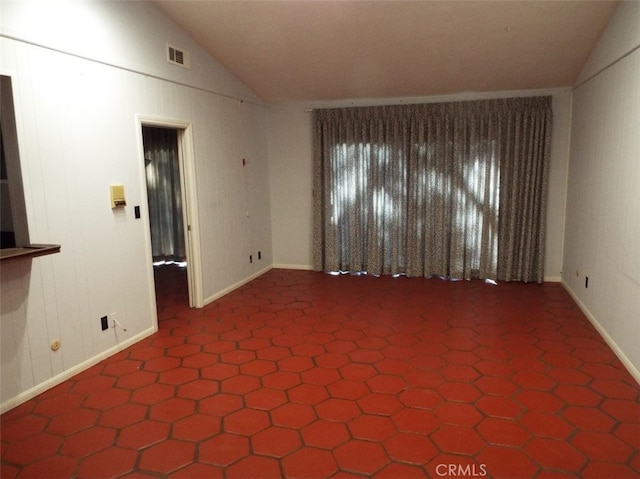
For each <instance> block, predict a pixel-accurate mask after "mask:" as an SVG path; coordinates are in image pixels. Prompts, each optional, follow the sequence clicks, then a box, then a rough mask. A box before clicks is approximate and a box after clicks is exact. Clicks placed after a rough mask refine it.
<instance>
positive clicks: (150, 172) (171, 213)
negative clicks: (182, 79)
mask: <svg viewBox="0 0 640 479" xmlns="http://www.w3.org/2000/svg"><path fill="white" fill-rule="evenodd" d="M142 139H143V144H144V156H145V164H146V166H145V171H146V176H147V196H148V199H149V216H150V218H149V222H150V224H151V250H152V254H153V260H154V261H176V262H182V261H184V260H185V259H186V253H185V239H184V223H183V215H182V194H181V188H180V163H179V158H178V133H177V132H176V130H173V129H169V128H155V127H147V126H145V127H143V129H142Z"/></svg>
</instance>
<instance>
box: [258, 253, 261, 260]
mask: <svg viewBox="0 0 640 479" xmlns="http://www.w3.org/2000/svg"><path fill="white" fill-rule="evenodd" d="M258 259H262V251H258Z"/></svg>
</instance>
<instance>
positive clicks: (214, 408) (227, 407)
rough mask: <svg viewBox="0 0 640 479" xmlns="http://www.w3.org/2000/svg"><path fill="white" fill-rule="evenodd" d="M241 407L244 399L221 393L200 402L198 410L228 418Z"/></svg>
mask: <svg viewBox="0 0 640 479" xmlns="http://www.w3.org/2000/svg"><path fill="white" fill-rule="evenodd" d="M241 407H242V397H241V396H237V395H235V394H224V393H219V394H215V395H213V396H209V397H207V398H204V399H201V400H200V401H198V410H199V411H200V412H201V413H205V414H211V415H213V416H226V415H227V414H229V413H230V412H232V411H237V410H238V409H240V408H241Z"/></svg>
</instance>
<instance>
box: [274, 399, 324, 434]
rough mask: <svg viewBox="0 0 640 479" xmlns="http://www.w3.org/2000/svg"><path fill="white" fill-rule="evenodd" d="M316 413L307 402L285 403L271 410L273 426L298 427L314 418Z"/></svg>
mask: <svg viewBox="0 0 640 479" xmlns="http://www.w3.org/2000/svg"><path fill="white" fill-rule="evenodd" d="M316 418H317V417H316V413H315V412H314V410H313V408H312V407H311V406H309V405H307V404H294V403H286V404H283V405H282V406H278V407H277V408H275V409H274V410H272V411H271V420H272V422H273V424H274V425H275V426H283V427H292V428H296V429H299V428H301V427H304V426H306V425H307V424H309V423H311V422H313V421H315V420H316Z"/></svg>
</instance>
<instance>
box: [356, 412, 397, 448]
mask: <svg viewBox="0 0 640 479" xmlns="http://www.w3.org/2000/svg"><path fill="white" fill-rule="evenodd" d="M348 427H349V430H350V431H351V436H352V437H354V438H355V439H363V440H367V441H377V442H380V441H382V440H384V439H386V438H387V437H389V436H391V435H393V434H395V433H396V426H395V424H394V423H393V421H392V420H391V419H390V418H388V417H385V416H375V415H369V414H363V415H361V416H358V417H356V418H354V419H352V420H351V421H349V424H348Z"/></svg>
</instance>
